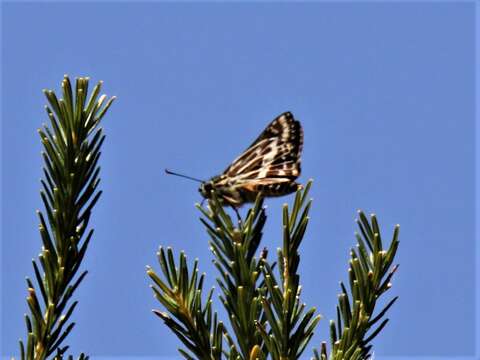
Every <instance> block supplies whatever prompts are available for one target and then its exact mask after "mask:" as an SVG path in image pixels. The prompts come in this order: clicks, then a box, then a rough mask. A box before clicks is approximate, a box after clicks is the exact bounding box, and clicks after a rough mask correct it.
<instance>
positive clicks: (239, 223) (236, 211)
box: [232, 206, 242, 225]
mask: <svg viewBox="0 0 480 360" xmlns="http://www.w3.org/2000/svg"><path fill="white" fill-rule="evenodd" d="M232 209H233V211H235V214H237V220H238V225H241V224H242V217H241V216H240V213H239V212H238V209H237V208H236V207H235V206H232Z"/></svg>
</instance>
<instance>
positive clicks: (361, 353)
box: [313, 211, 400, 360]
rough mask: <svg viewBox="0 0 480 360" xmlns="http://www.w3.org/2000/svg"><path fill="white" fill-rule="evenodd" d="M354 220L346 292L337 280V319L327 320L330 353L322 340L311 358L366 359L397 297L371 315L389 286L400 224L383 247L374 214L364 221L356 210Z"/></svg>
mask: <svg viewBox="0 0 480 360" xmlns="http://www.w3.org/2000/svg"><path fill="white" fill-rule="evenodd" d="M356 221H357V224H358V227H359V230H360V234H359V233H355V237H356V239H357V247H356V249H351V252H350V257H351V259H350V266H349V269H348V275H349V282H350V292H349V291H348V290H347V288H346V287H345V285H344V284H343V282H341V283H340V287H341V290H342V291H341V293H340V295H339V296H338V305H337V321H336V322H335V321H334V320H331V321H330V340H331V352H330V355H328V353H327V346H326V343H322V347H321V350H320V352H318V351H317V350H314V357H313V359H314V360H327V359H329V360H365V359H369V358H370V356H371V355H370V350H371V348H372V345H371V344H370V342H371V341H372V340H373V339H374V338H375V337H376V336H377V335H378V333H379V332H380V331H381V330H382V329H383V328H384V327H385V325H386V324H387V323H388V321H389V319H388V318H387V319H383V318H384V315H385V313H386V312H387V310H388V309H390V307H391V306H392V305H393V304H394V303H395V301H396V300H397V299H398V297H394V298H393V299H391V300H390V301H389V302H388V303H387V304H386V305H385V306H384V308H383V309H382V310H380V311H379V312H378V313H377V315H375V316H374V310H375V306H376V304H377V301H378V298H379V297H380V296H381V295H382V294H383V293H385V292H386V291H387V290H389V289H390V287H391V283H390V280H391V279H392V276H393V274H394V273H395V271H396V270H397V268H398V265H394V266H392V264H393V260H394V258H395V254H396V251H397V248H398V244H399V241H398V234H399V230H400V227H399V226H398V225H397V226H395V229H394V232H393V238H392V241H391V243H390V246H389V247H388V250H384V248H383V244H382V238H381V234H380V227H379V225H378V221H377V218H376V216H375V215H371V216H370V221H368V218H367V217H366V216H365V214H364V213H363V212H362V211H359V212H358V219H357V220H356Z"/></svg>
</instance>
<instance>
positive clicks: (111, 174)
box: [1, 2, 478, 359]
mask: <svg viewBox="0 0 480 360" xmlns="http://www.w3.org/2000/svg"><path fill="white" fill-rule="evenodd" d="M2 7H3V18H2V30H3V39H2V42H3V48H2V50H3V58H2V72H3V78H2V81H3V82H2V90H3V94H2V103H3V104H2V105H3V107H2V144H3V145H2V242H1V244H2V254H1V276H2V277H1V281H2V282H1V285H2V286H1V290H2V296H1V315H2V319H1V322H2V325H1V353H2V355H5V356H6V355H11V354H14V353H16V352H17V340H18V338H20V337H24V333H25V330H24V323H23V319H22V314H23V313H24V312H26V311H27V306H26V303H25V295H26V286H25V282H24V277H25V276H26V275H31V274H32V268H31V262H30V261H31V258H32V257H35V256H37V254H38V252H39V249H40V238H39V235H38V233H37V218H36V215H35V209H37V208H40V207H41V201H40V197H39V194H38V190H39V188H40V184H39V181H38V179H39V178H40V177H41V176H42V173H41V166H42V163H41V158H40V151H41V147H40V141H39V139H38V136H37V133H36V129H37V128H38V127H39V126H40V125H41V124H42V123H43V122H45V121H46V120H47V118H46V116H45V114H44V110H43V106H44V104H45V99H44V98H43V94H42V92H41V90H42V89H43V88H53V89H55V90H58V89H59V84H60V81H61V79H62V77H63V74H64V73H67V74H69V75H70V76H72V77H75V76H90V77H91V78H92V80H93V81H98V80H104V81H105V91H106V92H107V93H108V94H109V95H116V96H117V97H118V100H117V102H116V103H115V104H114V106H113V107H112V109H111V111H110V113H109V114H108V115H107V117H106V119H105V123H104V128H105V131H106V134H107V141H106V142H105V144H104V149H103V150H104V151H103V158H102V160H101V166H102V189H103V190H104V195H103V196H102V198H101V201H100V202H99V204H98V206H97V207H96V208H95V212H94V217H93V220H92V221H91V224H92V225H93V226H94V227H95V229H96V232H95V236H94V239H93V242H92V243H91V245H90V249H89V252H88V255H87V257H86V261H85V264H84V269H88V270H89V271H90V273H89V275H88V277H87V278H86V280H85V281H84V283H83V284H82V286H81V288H80V290H79V291H78V292H77V294H76V298H77V299H78V300H79V302H80V303H79V306H78V307H77V310H76V312H75V315H74V319H75V321H76V322H77V327H76V328H75V330H74V332H73V334H72V335H71V336H70V337H69V338H68V341H67V342H68V343H69V344H70V345H71V349H72V351H73V353H79V352H81V351H85V352H87V353H89V354H92V355H95V357H96V356H100V355H102V356H107V355H108V356H114V357H115V356H119V355H130V356H140V355H142V356H167V357H168V356H170V357H178V353H177V352H176V348H177V346H178V344H179V342H178V341H177V339H176V338H175V337H174V336H173V335H172V334H171V333H170V332H169V331H168V329H167V328H166V327H165V326H164V325H163V324H162V323H161V321H160V320H159V319H157V318H156V317H155V316H154V315H152V314H151V312H150V310H151V309H152V308H157V307H159V306H160V305H159V304H157V303H156V301H155V299H154V298H153V296H152V294H151V290H150V289H149V287H148V284H149V281H148V279H147V277H146V275H145V265H147V264H150V265H153V266H156V268H158V266H157V264H156V259H155V251H156V249H157V247H158V246H159V245H165V246H167V245H169V246H173V248H174V249H175V250H176V251H179V250H181V249H184V250H185V251H186V252H187V254H188V256H189V259H193V258H195V257H198V258H199V259H200V267H201V270H203V271H205V272H207V276H208V284H209V285H213V284H214V278H215V277H216V272H215V269H214V267H213V266H212V264H211V255H210V253H209V250H208V246H207V240H208V239H207V235H206V233H205V232H204V231H203V229H202V226H201V224H200V223H199V221H198V215H199V214H198V212H197V210H196V209H195V208H194V203H195V202H197V201H199V200H200V196H199V194H198V192H197V185H196V184H194V183H189V182H187V181H185V180H182V179H179V178H174V177H167V176H165V175H164V173H163V168H165V167H170V168H173V169H177V170H181V171H183V172H186V173H189V174H191V175H193V176H197V177H201V178H208V177H210V176H213V175H215V174H217V173H218V172H220V171H221V170H223V169H224V168H225V167H226V165H227V164H228V163H229V162H230V161H231V160H232V159H233V158H234V157H236V156H237V155H238V153H239V152H240V151H242V150H243V149H244V148H245V147H246V146H247V145H248V144H249V143H250V142H251V141H252V140H253V139H254V138H255V137H256V136H257V135H258V133H259V132H260V131H261V130H262V129H263V128H264V126H265V125H266V124H267V123H268V122H269V121H271V120H272V119H273V118H274V117H275V116H276V115H278V114H280V113H281V112H283V111H286V110H290V111H292V112H293V113H294V114H295V116H296V117H297V118H298V119H300V121H301V122H302V124H303V127H304V130H305V146H304V155H303V174H302V177H301V181H303V182H304V181H306V180H307V179H308V178H313V179H315V183H314V187H313V190H312V196H313V198H314V208H313V210H312V216H311V218H312V220H311V225H310V227H309V229H308V233H307V235H306V238H305V241H304V243H303V247H302V251H303V253H302V263H301V271H302V273H303V278H302V283H303V286H304V292H303V299H304V301H305V302H306V303H307V304H308V305H309V306H316V307H317V309H318V310H319V312H320V313H321V314H322V315H324V320H322V321H321V322H320V323H319V326H318V331H317V332H316V335H315V337H314V338H313V341H312V342H311V343H310V345H309V348H312V347H313V346H318V345H319V344H320V342H321V341H322V340H326V339H328V331H327V329H328V320H329V319H330V318H332V317H333V316H334V314H335V312H334V309H335V308H334V307H335V304H336V295H337V293H338V281H339V280H346V279H347V276H346V269H347V259H348V252H349V248H350V247H351V246H353V245H354V244H355V241H354V237H353V232H354V230H355V224H354V221H353V220H354V217H355V213H356V210H357V209H358V208H362V209H364V210H365V211H367V212H375V213H376V214H377V215H378V216H379V219H380V221H381V225H382V226H383V231H384V236H385V237H389V236H390V234H391V231H392V229H393V226H394V225H395V224H396V223H400V224H401V236H400V240H401V244H400V250H399V254H398V262H399V263H400V264H401V266H400V270H399V272H398V274H397V276H396V277H395V279H394V286H393V290H392V291H391V294H390V295H389V296H393V295H399V296H400V300H399V301H398V303H397V304H396V305H395V306H394V308H393V309H392V311H391V312H390V313H389V316H390V318H391V322H390V324H389V325H388V326H387V328H386V329H385V331H383V332H382V333H381V335H380V336H379V337H378V338H377V340H376V341H375V343H374V344H375V354H376V358H379V359H382V358H384V356H397V357H404V358H410V357H413V356H440V355H443V356H447V357H453V356H455V355H457V356H472V357H473V355H474V353H475V316H474V314H475V300H474V295H475V290H474V289H475V252H474V249H475V218H474V208H475V191H474V186H475V184H474V175H475V168H474V160H475V122H474V121H475V119H474V116H475V112H474V111H475V109H474V104H475V98H474V78H475V72H474V56H473V55H474V29H475V23H474V20H475V18H474V4H473V3H467V2H459V3H453V2H452V3H447V2H443V3H435V2H424V3H415V2H411V3H397V2H391V3H382V2H368V3H360V2H358V3H351V2H341V3H332V2H319V3H306V2H302V3H269V2H261V3H260V2H259V3H256V2H249V3H237V2H235V3H221V2H211V3H170V2H166V3H155V2H147V3H142V4H137V3H134V2H131V3H110V2H102V3H101V2H98V3H97V2H91V3H84V4H78V3H77V4H75V3H60V2H51V3H37V4H31V3H4V4H3V5H2ZM290 200H291V199H290V198H283V199H279V200H271V201H268V202H267V203H268V209H269V210H268V214H269V216H270V217H269V222H268V224H267V230H266V235H265V239H264V241H265V245H266V246H268V247H269V248H271V249H274V248H276V247H277V246H279V245H280V239H281V238H280V227H279V224H280V212H281V210H280V207H281V204H282V203H283V202H285V201H290ZM477 286H478V282H477ZM218 308H220V307H219V306H218ZM221 313H222V314H223V311H221ZM477 336H478V333H477ZM476 340H478V338H477V339H476ZM310 355H311V351H310V350H307V351H306V352H305V356H306V357H307V356H308V357H309V356H310Z"/></svg>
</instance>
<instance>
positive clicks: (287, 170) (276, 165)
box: [219, 112, 303, 206]
mask: <svg viewBox="0 0 480 360" xmlns="http://www.w3.org/2000/svg"><path fill="white" fill-rule="evenodd" d="M302 147H303V130H302V126H301V125H300V122H299V121H297V120H295V119H294V117H293V115H292V114H291V113H290V112H285V113H283V114H281V115H280V116H278V117H277V118H276V119H274V120H273V121H272V122H271V123H270V124H269V125H268V126H267V127H266V129H265V130H264V131H263V132H262V133H261V134H260V136H259V137H258V138H257V139H256V140H255V141H254V142H253V143H252V144H251V145H250V146H249V147H248V148H247V150H245V151H244V152H243V153H242V154H241V155H240V156H239V157H237V158H236V159H235V160H234V161H233V162H232V164H231V165H230V166H229V167H228V168H227V169H225V171H224V173H223V174H222V175H221V176H220V179H222V180H221V181H220V182H223V183H224V185H226V187H224V190H226V189H230V194H225V195H226V196H227V197H228V198H227V199H226V200H227V202H229V203H234V205H236V206H240V205H241V204H243V202H250V201H254V200H255V197H256V195H257V194H258V193H259V192H262V194H263V195H264V196H282V195H286V194H290V193H292V192H294V191H296V190H297V189H298V187H299V184H297V183H296V182H295V179H296V178H297V177H298V176H299V175H300V172H301V167H300V161H301V159H300V156H301V152H302ZM219 185H220V184H219Z"/></svg>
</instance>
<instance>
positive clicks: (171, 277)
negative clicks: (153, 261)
mask: <svg viewBox="0 0 480 360" xmlns="http://www.w3.org/2000/svg"><path fill="white" fill-rule="evenodd" d="M157 258H158V262H159V264H160V268H161V269H162V273H163V278H164V279H163V280H162V279H161V278H160V277H159V276H158V275H157V274H156V273H155V271H154V270H153V269H152V268H150V267H147V274H148V276H150V278H151V279H152V280H153V282H154V283H155V285H152V286H151V288H152V290H153V292H154V295H155V298H157V300H158V301H159V302H160V303H161V304H162V305H163V306H164V307H165V309H166V310H167V311H168V312H169V313H170V314H172V315H173V318H172V317H171V316H170V315H169V314H167V313H166V312H162V311H159V310H153V312H154V313H155V314H156V315H157V316H158V317H160V318H161V319H162V320H163V321H164V323H165V324H166V325H167V326H168V327H169V328H170V329H171V330H172V331H173V332H174V333H175V335H177V337H178V338H179V339H180V340H181V341H182V343H183V344H184V345H185V346H186V348H187V349H188V351H190V352H191V353H188V352H187V351H185V350H183V349H179V352H180V353H181V354H182V356H183V357H184V358H185V359H187V360H192V359H194V357H193V356H195V358H196V359H199V360H219V359H221V355H222V337H223V323H222V322H221V321H218V320H217V313H216V312H213V311H212V300H211V298H212V294H213V289H212V290H211V291H210V292H209V294H208V296H207V299H206V301H205V305H202V291H203V280H204V277H205V274H202V275H200V277H199V276H198V260H195V262H194V265H193V270H192V271H189V269H188V266H187V260H186V256H185V254H184V253H183V252H181V253H180V257H179V264H178V266H177V265H176V264H175V260H174V255H173V251H172V249H171V248H168V249H167V252H166V253H165V250H164V249H163V248H162V247H160V249H159V251H158V252H157ZM192 354H193V355H192Z"/></svg>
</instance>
